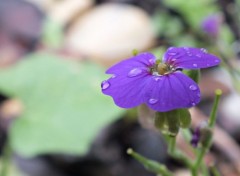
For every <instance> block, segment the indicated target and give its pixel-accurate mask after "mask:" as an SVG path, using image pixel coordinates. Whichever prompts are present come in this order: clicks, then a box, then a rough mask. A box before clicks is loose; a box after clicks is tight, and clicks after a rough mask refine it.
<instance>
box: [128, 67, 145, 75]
mask: <svg viewBox="0 0 240 176" xmlns="http://www.w3.org/2000/svg"><path fill="white" fill-rule="evenodd" d="M141 73H142V70H141V69H139V68H134V69H132V70H131V71H130V72H129V73H128V77H135V76H138V75H140V74H141Z"/></svg>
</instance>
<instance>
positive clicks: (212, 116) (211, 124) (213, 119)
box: [208, 89, 222, 128]
mask: <svg viewBox="0 0 240 176" xmlns="http://www.w3.org/2000/svg"><path fill="white" fill-rule="evenodd" d="M221 95H222V91H221V90H220V89H217V90H216V91H215V100H214V103H213V108H212V112H211V114H210V118H209V121H208V125H209V127H210V128H213V127H214V126H215V123H216V118H217V109H218V104H219V100H220V98H221Z"/></svg>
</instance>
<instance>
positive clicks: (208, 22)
mask: <svg viewBox="0 0 240 176" xmlns="http://www.w3.org/2000/svg"><path fill="white" fill-rule="evenodd" d="M221 23H222V18H221V16H220V15H210V16H208V17H206V18H205V19H204V20H203V21H202V25H201V26H202V30H203V31H204V32H206V33H207V34H208V35H209V36H211V37H214V38H217V37H218V34H219V31H220V26H221Z"/></svg>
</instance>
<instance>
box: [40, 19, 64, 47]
mask: <svg viewBox="0 0 240 176" xmlns="http://www.w3.org/2000/svg"><path fill="white" fill-rule="evenodd" d="M63 39H64V33H63V28H62V26H61V25H60V24H58V23H57V22H54V21H53V20H51V19H46V20H45V22H44V26H43V36H42V40H43V43H44V44H45V45H47V46H49V47H52V48H58V47H60V46H61V45H62V44H63Z"/></svg>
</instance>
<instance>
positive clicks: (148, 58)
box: [106, 52, 156, 75]
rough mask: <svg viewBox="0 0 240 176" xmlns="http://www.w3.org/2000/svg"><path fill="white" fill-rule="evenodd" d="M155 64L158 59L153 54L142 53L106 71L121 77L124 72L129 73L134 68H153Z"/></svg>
mask: <svg viewBox="0 0 240 176" xmlns="http://www.w3.org/2000/svg"><path fill="white" fill-rule="evenodd" d="M155 62H156V58H155V56H154V55H153V54H152V53H147V52H146V53H141V54H138V55H137V56H134V57H132V58H129V59H125V60H123V61H121V62H119V63H117V64H115V65H113V66H112V67H110V68H109V69H108V70H107V71H106V73H108V74H117V75H119V73H122V71H129V70H131V69H133V68H139V67H140V68H141V67H143V68H144V67H151V66H153V65H154V64H155Z"/></svg>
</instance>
